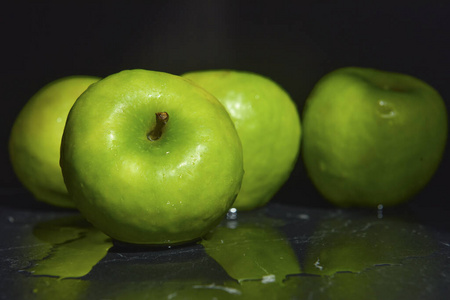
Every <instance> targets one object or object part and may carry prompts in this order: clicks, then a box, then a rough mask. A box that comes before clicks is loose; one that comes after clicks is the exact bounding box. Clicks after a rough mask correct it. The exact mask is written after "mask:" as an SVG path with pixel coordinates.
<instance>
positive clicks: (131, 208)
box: [61, 69, 243, 245]
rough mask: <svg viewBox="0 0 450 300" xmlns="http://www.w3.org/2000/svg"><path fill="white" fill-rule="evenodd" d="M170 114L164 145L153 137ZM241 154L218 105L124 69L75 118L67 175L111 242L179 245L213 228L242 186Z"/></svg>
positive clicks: (160, 78) (159, 75) (165, 78)
mask: <svg viewBox="0 0 450 300" xmlns="http://www.w3.org/2000/svg"><path fill="white" fill-rule="evenodd" d="M158 112H167V113H168V114H169V121H168V123H167V125H166V126H165V127H164V129H163V132H162V135H161V138H160V139H158V140H156V141H150V140H149V139H148V138H147V135H148V134H149V132H150V131H151V130H152V128H153V127H154V124H155V122H156V121H155V114H156V113H158ZM242 164H243V162H242V146H241V143H240V140H239V137H238V135H237V132H236V129H235V127H234V125H233V122H232V121H231V119H230V117H229V116H228V114H227V112H226V110H225V108H224V107H223V106H222V105H221V104H220V102H219V101H218V100H217V99H216V98H214V97H213V96H212V95H210V94H209V93H207V92H206V91H205V90H203V89H201V88H199V87H197V86H194V85H192V84H191V83H190V82H188V81H187V80H185V79H183V78H181V77H179V76H176V75H171V74H168V73H163V72H156V71H149V70H140V69H136V70H125V71H121V72H119V73H116V74H113V75H110V76H108V77H106V78H104V79H103V80H101V81H99V82H98V83H96V84H94V85H92V86H91V87H90V88H89V89H88V90H87V91H86V92H85V93H83V95H82V96H81V97H80V98H78V100H77V101H76V103H75V104H74V106H73V108H72V110H71V111H70V113H69V117H68V120H67V124H66V128H65V131H64V135H63V141H62V145H61V168H62V171H63V176H64V180H65V183H66V186H67V189H68V191H69V193H70V194H71V196H72V198H73V200H74V201H75V203H76V206H77V208H78V209H79V210H80V211H81V213H82V214H83V215H84V216H85V217H86V218H87V220H88V221H89V222H91V223H92V224H93V225H94V226H95V227H97V228H99V229H100V230H102V231H103V232H105V233H106V234H107V235H109V236H111V237H112V238H114V239H116V240H119V241H122V242H128V243H135V244H155V245H157V244H160V245H167V244H180V243H184V242H189V241H192V240H195V239H198V238H200V237H201V236H203V235H204V234H206V233H207V232H208V231H209V230H210V229H211V228H212V227H214V226H216V225H217V224H218V223H219V222H220V221H221V219H222V218H223V216H224V215H225V214H226V212H227V211H228V209H229V208H230V207H231V205H232V204H233V202H234V200H235V198H236V196H237V194H238V192H239V189H240V185H241V182H242V176H243V166H242Z"/></svg>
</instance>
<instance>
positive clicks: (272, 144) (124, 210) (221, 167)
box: [9, 68, 447, 244]
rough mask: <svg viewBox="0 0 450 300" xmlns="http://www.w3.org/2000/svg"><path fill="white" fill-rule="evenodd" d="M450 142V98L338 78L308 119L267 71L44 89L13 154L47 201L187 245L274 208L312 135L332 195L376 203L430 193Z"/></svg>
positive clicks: (411, 87) (111, 79) (378, 80)
mask: <svg viewBox="0 0 450 300" xmlns="http://www.w3.org/2000/svg"><path fill="white" fill-rule="evenodd" d="M302 129H303V132H302ZM446 138H447V113H446V108H445V105H444V102H443V100H442V98H441V97H440V95H439V94H438V93H437V92H436V91H435V90H434V89H433V88H432V87H430V86H429V85H428V84H426V83H424V82H423V81H421V80H419V79H417V78H414V77H411V76H407V75H404V74H397V73H389V72H384V71H378V70H373V69H363V68H343V69H339V70H336V71H334V72H331V73H330V74H327V75H326V76H324V77H323V78H322V79H321V80H320V81H319V82H318V83H317V85H316V86H315V87H314V89H313V91H312V92H311V94H310V96H309V97H308V99H307V101H306V105H305V108H304V111H303V122H302V124H301V123H300V117H299V115H298V111H297V108H296V106H295V104H294V102H293V101H292V100H291V98H290V97H289V95H288V93H286V91H284V90H283V89H282V88H281V87H280V86H279V85H278V84H276V83H275V82H273V81H272V80H270V79H268V78H266V77H264V76H261V75H258V74H254V73H250V72H240V71H230V70H213V71H197V72H191V73H187V74H184V75H182V76H176V75H172V74H167V73H163V72H155V71H148V70H126V71H122V72H119V73H117V74H113V75H110V76H108V77H106V78H104V79H100V78H98V77H90V76H72V77H66V78H62V79H60V80H57V81H54V82H52V83H50V84H48V85H47V86H45V87H43V88H42V89H41V90H40V91H39V92H38V93H36V94H35V95H34V96H33V97H32V98H31V99H30V101H29V102H28V103H27V104H26V105H25V107H24V108H23V109H22V111H21V112H20V114H19V116H18V117H17V119H16V122H15V123H14V126H13V128H12V132H11V137H10V143H9V149H10V156H11V162H12V165H13V167H14V170H15V172H16V174H17V176H18V178H19V179H20V180H21V182H22V183H23V184H24V186H25V187H27V188H28V189H29V190H30V191H31V192H32V193H33V195H34V196H35V197H36V198H37V199H39V200H42V201H45V202H47V203H50V204H53V205H58V206H63V207H71V208H77V209H79V210H80V211H81V213H82V214H83V215H84V216H85V217H86V218H87V219H88V220H89V221H90V222H91V223H93V224H94V225H95V226H96V227H98V228H99V229H101V230H103V231H104V232H105V233H107V234H108V235H110V236H112V237H114V238H116V239H118V240H122V241H126V242H133V243H143V244H148V243H150V244H176V243H181V242H186V241H189V240H193V239H196V238H198V237H201V236H202V235H204V234H205V233H206V232H208V231H209V230H210V229H211V228H212V227H214V226H215V225H216V224H217V223H218V222H219V221H220V220H221V219H222V217H223V216H224V214H225V213H226V212H227V211H228V209H229V208H231V207H235V208H237V209H239V210H251V209H254V208H257V207H260V206H263V205H265V204H266V203H267V202H268V201H269V200H270V199H271V198H272V197H273V196H274V194H275V193H276V192H277V191H278V190H279V189H280V187H281V186H282V185H283V184H284V183H285V182H286V180H287V179H288V177H289V176H290V174H291V171H292V170H293V168H294V166H295V163H296V161H297V158H298V155H299V153H300V141H301V140H302V152H303V153H302V154H303V160H304V164H305V167H306V170H307V171H308V174H309V176H310V178H311V180H312V182H313V183H314V184H315V186H316V187H317V189H318V190H319V191H320V192H321V193H322V195H323V196H324V197H325V198H326V199H328V200H329V201H331V202H332V203H334V204H336V205H340V206H369V207H374V206H377V205H379V204H382V205H394V204H398V203H401V202H403V201H406V200H408V199H410V198H411V196H412V195H414V194H415V193H417V192H418V191H419V190H420V189H422V188H423V187H424V186H425V184H426V183H427V182H428V181H429V180H430V178H431V176H432V175H433V173H434V172H435V170H436V169H437V167H438V165H439V163H440V160H441V158H442V155H443V151H444V147H445V142H446ZM244 172H245V173H244Z"/></svg>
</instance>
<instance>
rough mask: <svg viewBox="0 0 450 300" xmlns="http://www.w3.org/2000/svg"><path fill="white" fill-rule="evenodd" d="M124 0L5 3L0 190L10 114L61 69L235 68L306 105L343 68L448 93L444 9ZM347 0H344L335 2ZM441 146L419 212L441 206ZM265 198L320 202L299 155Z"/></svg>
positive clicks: (6, 169)
mask: <svg viewBox="0 0 450 300" xmlns="http://www.w3.org/2000/svg"><path fill="white" fill-rule="evenodd" d="M148 2H149V3H147V4H142V3H144V2H142V3H141V2H136V3H140V4H134V3H133V2H131V1H130V2H126V3H125V1H124V3H123V4H121V5H119V4H117V5H116V4H111V3H109V2H106V1H105V2H98V3H97V4H84V3H83V2H82V1H81V3H77V4H76V5H61V4H59V5H56V4H45V3H40V4H23V3H21V4H20V5H19V4H17V5H15V4H14V5H13V4H9V5H8V6H6V7H3V8H2V9H1V12H0V22H1V24H0V33H1V37H2V46H1V54H2V56H1V57H2V65H1V68H0V69H1V71H0V72H1V78H0V89H1V90H0V95H1V106H2V110H1V124H0V130H1V139H2V147H1V153H0V155H1V156H0V157H1V162H0V163H1V167H2V168H1V189H2V190H15V189H21V185H20V183H19V182H18V181H17V179H16V177H15V175H14V173H13V171H12V168H11V166H10V163H9V158H8V151H7V140H8V137H9V132H10V129H11V126H12V124H13V121H14V118H15V117H16V116H17V114H18V113H19V111H20V109H21V107H22V106H23V105H24V104H25V103H26V102H27V101H28V99H29V98H30V97H31V96H32V95H33V94H34V93H35V92H36V91H37V90H38V89H39V88H41V87H42V86H43V85H45V84H47V83H49V82H50V81H53V80H55V79H58V78H60V77H63V76H68V75H96V76H100V77H105V76H107V75H110V74H112V73H115V72H118V71H121V70H123V69H133V68H144V69H150V70H157V71H164V72H169V73H173V74H182V73H184V72H187V71H193V70H201V69H218V68H229V69H240V70H247V71H253V72H257V73H260V74H262V75H265V76H268V77H270V78H272V79H273V80H275V81H276V82H278V83H279V84H281V85H282V86H283V87H284V88H285V89H286V90H287V91H288V92H289V94H290V95H291V96H292V98H293V99H294V100H295V102H296V103H297V106H298V109H299V111H300V112H301V111H302V109H303V104H304V101H305V99H306V97H307V96H308V94H309V92H310V91H311V89H312V87H313V86H314V84H315V83H316V82H317V80H319V79H320V77H322V76H323V75H325V74H326V73H327V72H329V71H331V70H333V69H335V68H338V67H343V66H350V65H353V66H362V67H372V68H378V69H384V70H388V71H396V72H402V73H407V74H411V75H414V76H416V77H419V78H421V79H422V80H424V81H426V82H428V83H429V84H431V85H432V86H434V87H435V88H436V89H437V90H438V91H439V92H440V93H441V95H442V96H443V98H444V100H445V101H446V104H447V107H448V104H449V99H450V84H449V73H450V71H449V70H450V18H449V17H450V4H445V3H444V1H441V2H440V4H435V3H431V2H429V1H422V2H415V4H407V5H406V4H404V3H407V2H401V1H399V2H396V1H390V2H379V1H378V2H376V4H370V3H366V2H364V1H354V0H352V1H296V2H295V3H294V1H292V2H287V3H283V2H280V1H278V2H277V1H272V2H270V3H267V4H266V2H259V1H224V0H214V1H148ZM342 2H344V3H342ZM448 148H449V147H447V150H446V155H445V156H444V159H443V162H442V164H441V166H440V168H439V169H438V171H437V173H436V174H435V176H434V178H433V179H432V181H431V182H430V183H429V184H428V186H427V187H426V188H425V189H424V190H423V191H422V192H421V193H419V194H418V195H417V196H416V197H415V198H414V199H413V200H412V203H415V204H416V205H418V206H419V207H429V206H442V207H445V208H450V203H449V204H447V202H448V201H447V200H448V199H447V198H448V196H447V190H448V189H447V186H448V179H447V175H448V173H449V171H450V170H449V157H448V156H449V149H448ZM274 201H279V202H284V203H291V204H297V205H303V206H310V207H321V206H327V203H326V202H325V201H324V200H323V199H322V198H321V197H320V196H319V195H318V193H317V192H316V191H315V189H314V187H313V186H312V184H311V182H310V181H309V179H308V177H307V176H306V173H305V170H304V169H303V166H302V162H301V159H300V160H299V161H298V164H297V166H296V168H295V170H294V172H293V173H292V176H291V178H290V179H289V181H288V182H287V183H286V185H285V186H283V188H282V189H281V190H280V191H279V193H278V194H277V196H276V197H275V199H274Z"/></svg>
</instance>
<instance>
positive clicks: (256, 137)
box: [183, 70, 301, 210]
mask: <svg viewBox="0 0 450 300" xmlns="http://www.w3.org/2000/svg"><path fill="white" fill-rule="evenodd" d="M183 77H185V78H189V79H190V80H192V81H194V82H195V83H197V84H199V85H200V86H202V87H203V88H205V89H206V90H207V91H208V92H210V93H212V94H213V95H214V96H215V97H216V98H217V99H219V101H220V102H221V103H222V104H223V105H224V106H225V108H226V109H227V111H228V113H229V114H230V116H231V119H232V120H233V122H234V124H235V126H236V130H237V132H238V134H239V137H240V139H241V142H242V148H243V151H244V170H245V175H244V178H243V181H242V188H241V191H240V192H239V195H238V197H237V199H236V201H235V203H234V205H233V206H234V207H235V208H237V209H242V210H250V209H254V208H256V207H259V206H262V205H264V204H266V203H267V202H268V201H269V200H270V199H271V198H272V197H273V196H274V194H275V193H276V192H277V191H278V190H279V189H280V187H281V186H282V185H283V184H284V183H285V182H286V180H287V179H288V177H289V176H290V174H291V171H292V169H293V168H294V165H295V162H296V160H297V156H298V153H299V149H300V135H301V126H300V118H299V115H298V112H297V109H296V107H295V104H294V102H293V101H292V100H291V98H290V97H289V95H288V94H287V93H286V92H285V91H284V90H283V89H282V88H281V87H280V86H279V85H278V84H276V83H275V82H273V81H272V80H270V79H268V78H265V77H263V76H261V75H258V74H253V73H249V72H242V71H234V70H211V71H198V72H191V73H187V74H184V75H183Z"/></svg>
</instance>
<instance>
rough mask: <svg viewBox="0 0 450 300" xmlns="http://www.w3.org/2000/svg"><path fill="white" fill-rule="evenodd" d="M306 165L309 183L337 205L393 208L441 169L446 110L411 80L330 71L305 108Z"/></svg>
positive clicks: (371, 72)
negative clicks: (438, 168)
mask: <svg viewBox="0 0 450 300" xmlns="http://www.w3.org/2000/svg"><path fill="white" fill-rule="evenodd" d="M302 119H303V130H304V131H303V141H302V143H303V146H302V149H303V153H302V156H303V160H304V163H305V167H306V170H307V172H308V174H309V176H310V178H311V179H312V181H313V183H314V185H315V186H316V187H317V189H318V190H319V191H320V192H321V193H322V195H323V196H324V197H325V198H326V199H328V200H329V201H330V202H331V203H334V204H336V205H339V206H367V207H375V206H377V205H379V204H382V205H384V206H389V205H396V204H399V203H402V202H405V201H407V200H408V199H410V198H411V197H412V196H413V195H414V194H416V193H417V192H418V191H420V190H421V189H422V188H423V187H424V186H425V185H426V184H427V182H428V181H429V180H430V179H431V177H432V175H433V174H434V173H435V171H436V169H437V167H438V166H439V164H440V161H441V158H442V155H443V152H444V148H445V144H446V140H447V110H446V107H445V104H444V102H443V100H442V98H441V96H440V95H439V93H438V92H437V91H436V90H435V89H434V88H432V87H431V86H430V85H428V84H427V83H425V82H423V81H422V80H420V79H417V78H415V77H412V76H409V75H406V74H400V73H393V72H386V71H380V70H375V69H368V68H357V67H348V68H342V69H338V70H335V71H333V72H331V73H329V74H327V75H326V76H324V77H323V78H322V79H321V80H319V82H318V83H317V84H316V86H315V87H314V89H313V90H312V92H311V94H310V95H309V97H308V99H307V100H306V103H305V108H304V111H303V117H302Z"/></svg>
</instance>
